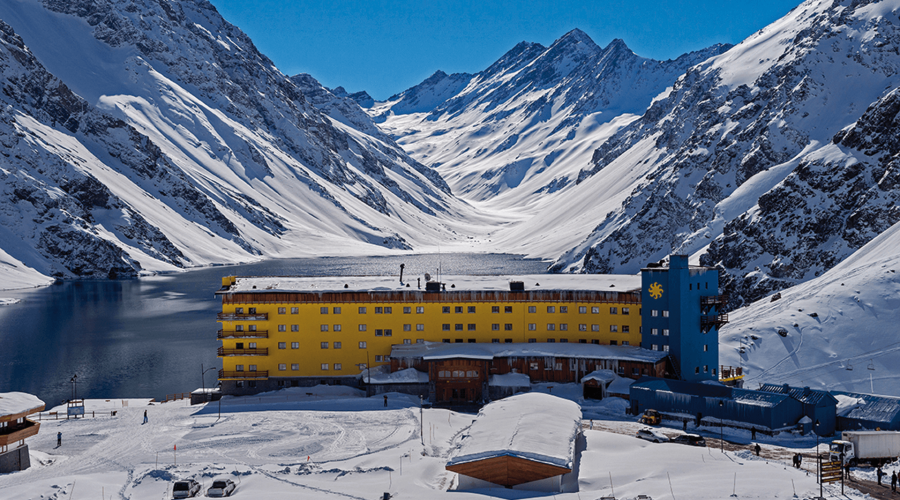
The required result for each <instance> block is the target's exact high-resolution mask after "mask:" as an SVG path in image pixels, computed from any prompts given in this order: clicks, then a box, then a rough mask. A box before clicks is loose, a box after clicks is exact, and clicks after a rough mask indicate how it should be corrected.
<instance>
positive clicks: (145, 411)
mask: <svg viewBox="0 0 900 500" xmlns="http://www.w3.org/2000/svg"><path fill="white" fill-rule="evenodd" d="M147 422H148V420H147V410H144V423H145V424H146V423H147Z"/></svg>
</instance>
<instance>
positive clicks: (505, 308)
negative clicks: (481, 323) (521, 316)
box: [503, 306, 513, 313]
mask: <svg viewBox="0 0 900 500" xmlns="http://www.w3.org/2000/svg"><path fill="white" fill-rule="evenodd" d="M512 307H513V306H503V312H504V313H511V312H512Z"/></svg>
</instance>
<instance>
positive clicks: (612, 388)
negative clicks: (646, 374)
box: [606, 377, 635, 394]
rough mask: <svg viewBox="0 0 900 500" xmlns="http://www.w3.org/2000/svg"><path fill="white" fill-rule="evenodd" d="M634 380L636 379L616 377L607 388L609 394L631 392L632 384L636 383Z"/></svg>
mask: <svg viewBox="0 0 900 500" xmlns="http://www.w3.org/2000/svg"><path fill="white" fill-rule="evenodd" d="M634 382H635V380H634V379H630V378H626V377H616V379H615V380H613V381H612V383H610V384H609V387H607V388H606V392H608V393H609V394H629V392H630V391H631V385H632V384H634Z"/></svg>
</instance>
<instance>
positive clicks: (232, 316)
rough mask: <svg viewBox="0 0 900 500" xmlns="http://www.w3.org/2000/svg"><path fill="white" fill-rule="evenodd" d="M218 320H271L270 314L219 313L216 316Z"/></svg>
mask: <svg viewBox="0 0 900 500" xmlns="http://www.w3.org/2000/svg"><path fill="white" fill-rule="evenodd" d="M216 319H217V320H219V321H267V320H268V319H269V313H253V314H237V313H218V314H216Z"/></svg>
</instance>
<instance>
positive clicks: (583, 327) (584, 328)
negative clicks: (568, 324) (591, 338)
mask: <svg viewBox="0 0 900 500" xmlns="http://www.w3.org/2000/svg"><path fill="white" fill-rule="evenodd" d="M578 331H579V332H586V331H587V325H586V324H584V323H579V324H578Z"/></svg>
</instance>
